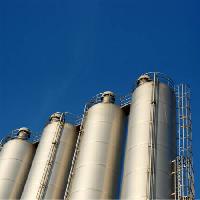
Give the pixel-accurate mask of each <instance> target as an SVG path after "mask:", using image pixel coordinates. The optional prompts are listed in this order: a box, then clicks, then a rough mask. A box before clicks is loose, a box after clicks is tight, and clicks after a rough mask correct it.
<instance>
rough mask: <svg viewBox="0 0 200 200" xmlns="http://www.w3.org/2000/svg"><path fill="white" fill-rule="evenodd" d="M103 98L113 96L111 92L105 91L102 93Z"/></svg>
mask: <svg viewBox="0 0 200 200" xmlns="http://www.w3.org/2000/svg"><path fill="white" fill-rule="evenodd" d="M105 96H113V97H114V96H115V94H114V93H113V92H111V91H105V92H103V93H102V97H105Z"/></svg>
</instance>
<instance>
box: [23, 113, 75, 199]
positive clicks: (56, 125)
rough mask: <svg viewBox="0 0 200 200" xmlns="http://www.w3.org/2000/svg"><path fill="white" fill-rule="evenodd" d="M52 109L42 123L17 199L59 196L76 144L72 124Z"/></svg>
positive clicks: (62, 194)
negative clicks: (36, 144) (38, 139)
mask: <svg viewBox="0 0 200 200" xmlns="http://www.w3.org/2000/svg"><path fill="white" fill-rule="evenodd" d="M64 118H65V117H64V115H63V114H61V113H55V114H53V115H52V116H51V117H50V120H49V123H48V124H47V125H46V126H45V128H44V130H43V133H42V137H41V140H40V143H39V145H38V148H37V151H36V155H35V158H34V160H33V164H32V167H31V170H30V173H29V176H28V179H27V182H26V185H25V187H24V191H23V194H22V197H21V199H43V198H44V199H62V198H63V196H64V192H65V188H66V184H67V179H68V175H69V171H70V168H71V161H72V157H73V152H74V148H75V144H76V138H77V134H76V127H75V126H74V125H72V124H71V123H68V122H65V119H64Z"/></svg>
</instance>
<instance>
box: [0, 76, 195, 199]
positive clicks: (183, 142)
mask: <svg viewBox="0 0 200 200" xmlns="http://www.w3.org/2000/svg"><path fill="white" fill-rule="evenodd" d="M190 96H191V91H190V87H189V86H188V85H186V84H180V85H175V84H174V82H173V81H172V80H171V79H170V78H169V77H167V76H166V75H165V74H162V73H159V72H149V73H146V74H143V75H142V76H140V78H139V79H138V80H137V82H136V84H135V86H134V89H133V91H132V92H131V93H130V94H128V95H125V96H121V97H120V98H119V95H114V94H113V93H112V92H110V91H107V92H104V93H100V94H98V95H96V96H95V97H93V98H92V99H91V100H90V101H89V102H88V103H87V104H86V105H85V108H84V113H83V115H82V116H81V117H76V116H74V115H72V114H70V113H54V114H53V115H52V116H51V117H50V119H49V122H48V123H47V124H46V126H45V128H44V130H43V132H42V135H41V134H31V136H30V131H29V130H28V129H27V128H21V129H17V130H14V131H13V132H12V133H11V134H9V135H7V136H6V137H4V138H3V139H2V140H1V141H0V199H9V198H10V199H19V198H20V197H21V199H37V200H41V199H63V198H64V199H65V200H76V199H81V200H93V199H99V200H100V199H118V198H119V188H121V199H122V200H124V199H134V200H153V199H174V200H194V199H195V188H194V171H193V155H192V119H191V103H190ZM127 119H128V120H127ZM127 121H128V126H127V124H126V123H127ZM124 128H128V131H127V134H126V132H125V130H124ZM125 141H126V145H125ZM35 150H36V153H35ZM124 152H125V153H124ZM123 154H125V156H123ZM34 155H35V156H34ZM123 157H124V159H125V162H124V163H123ZM32 161H33V162H32ZM122 172H124V173H122ZM122 175H123V181H122V184H121V183H120V177H121V176H122ZM22 191H23V193H22Z"/></svg>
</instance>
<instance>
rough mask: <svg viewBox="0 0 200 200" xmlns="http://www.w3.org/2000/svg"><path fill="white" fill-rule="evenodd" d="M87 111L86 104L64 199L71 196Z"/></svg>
mask: <svg viewBox="0 0 200 200" xmlns="http://www.w3.org/2000/svg"><path fill="white" fill-rule="evenodd" d="M87 113H88V107H87V105H86V106H85V109H84V114H83V117H82V121H81V125H80V130H79V133H78V138H77V142H76V147H75V151H74V155H73V159H72V165H71V169H70V173H69V177H68V181H67V187H66V190H65V195H64V200H66V199H69V198H70V197H69V193H70V189H71V184H72V178H73V175H74V169H75V164H76V160H77V157H78V153H79V151H80V150H79V147H80V142H81V137H82V134H83V133H84V124H85V120H86V116H87Z"/></svg>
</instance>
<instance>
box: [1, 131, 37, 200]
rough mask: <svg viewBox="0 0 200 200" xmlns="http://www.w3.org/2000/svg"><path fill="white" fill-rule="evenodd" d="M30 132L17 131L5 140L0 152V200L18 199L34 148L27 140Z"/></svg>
mask: <svg viewBox="0 0 200 200" xmlns="http://www.w3.org/2000/svg"><path fill="white" fill-rule="evenodd" d="M29 136H30V131H29V129H27V128H20V129H18V132H17V135H16V136H12V137H9V138H7V141H6V142H5V144H4V145H3V147H2V150H1V152H0V199H19V198H20V196H21V193H22V191H23V187H24V184H25V181H26V179H27V176H28V172H29V169H30V167H31V163H32V159H33V156H34V153H35V147H34V145H33V144H31V143H30V142H29V141H27V139H28V138H29Z"/></svg>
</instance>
